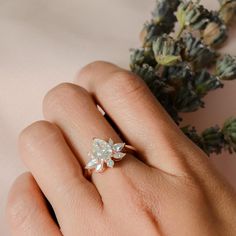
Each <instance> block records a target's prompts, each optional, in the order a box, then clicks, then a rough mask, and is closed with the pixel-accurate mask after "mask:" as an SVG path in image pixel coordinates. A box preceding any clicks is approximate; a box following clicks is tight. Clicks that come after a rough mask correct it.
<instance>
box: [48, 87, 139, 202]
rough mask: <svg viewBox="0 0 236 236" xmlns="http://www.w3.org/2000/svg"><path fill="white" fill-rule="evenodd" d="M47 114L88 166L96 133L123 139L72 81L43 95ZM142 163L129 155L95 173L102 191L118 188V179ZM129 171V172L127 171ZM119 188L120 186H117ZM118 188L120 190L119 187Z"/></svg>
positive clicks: (108, 191) (88, 97)
mask: <svg viewBox="0 0 236 236" xmlns="http://www.w3.org/2000/svg"><path fill="white" fill-rule="evenodd" d="M44 115H45V117H46V119H48V120H49V121H51V122H53V123H55V124H57V125H58V126H59V127H60V128H61V129H62V130H63V133H64V135H65V137H66V138H67V141H68V143H69V144H70V146H71V147H72V149H73V151H74V153H75V154H76V156H77V158H78V159H79V161H80V163H81V164H82V165H83V166H85V164H86V163H87V162H88V161H89V159H90V157H89V156H88V152H89V151H91V144H92V140H93V138H94V137H96V138H100V139H103V140H108V139H109V138H112V139H113V140H114V142H116V143H119V142H122V141H121V139H120V137H119V136H118V135H117V133H116V132H115V131H114V129H113V128H112V127H111V126H110V124H109V123H108V122H107V120H106V119H105V118H104V117H103V116H102V114H101V113H100V112H99V111H98V109H97V107H96V105H95V103H94V101H93V100H92V98H91V96H90V95H89V93H88V92H87V91H86V90H84V89H83V88H80V87H79V86H76V85H73V84H68V83H66V84H61V85H59V86H57V87H56V88H54V89H53V90H51V91H50V92H49V93H48V94H47V96H46V97H45V99H44ZM140 166H144V164H143V163H141V162H140V161H138V160H137V159H135V158H133V157H132V156H131V155H127V156H126V157H125V158H124V160H122V161H121V162H117V163H116V164H115V167H114V169H112V170H110V169H108V170H106V171H105V172H104V173H100V174H98V173H96V174H93V175H92V180H93V182H94V183H95V184H96V186H97V188H98V190H99V192H100V193H101V194H102V196H103V199H104V194H105V193H106V194H107V195H110V194H112V193H114V192H115V190H114V191H112V192H111V189H115V185H118V182H119V181H118V179H121V178H122V177H124V175H126V174H128V175H134V172H135V173H136V171H138V170H139V169H140V168H142V167H140ZM126 172H127V173H126ZM116 189H118V188H116ZM117 191H118V190H117Z"/></svg>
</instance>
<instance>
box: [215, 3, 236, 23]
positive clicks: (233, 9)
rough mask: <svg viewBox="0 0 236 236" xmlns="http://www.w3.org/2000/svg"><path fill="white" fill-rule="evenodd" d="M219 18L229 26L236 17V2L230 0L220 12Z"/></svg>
mask: <svg viewBox="0 0 236 236" xmlns="http://www.w3.org/2000/svg"><path fill="white" fill-rule="evenodd" d="M219 17H220V18H221V19H222V21H223V22H224V23H225V24H226V25H229V24H230V23H231V22H232V21H233V19H234V18H235V17H236V1H235V0H228V1H227V2H226V3H224V4H223V5H222V6H221V9H220V11H219Z"/></svg>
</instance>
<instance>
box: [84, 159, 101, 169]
mask: <svg viewBox="0 0 236 236" xmlns="http://www.w3.org/2000/svg"><path fill="white" fill-rule="evenodd" d="M97 164H98V160H97V159H92V160H90V161H89V163H88V164H87V165H86V167H85V168H86V169H93V168H95V166H96V165H97Z"/></svg>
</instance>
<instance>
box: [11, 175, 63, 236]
mask: <svg viewBox="0 0 236 236" xmlns="http://www.w3.org/2000/svg"><path fill="white" fill-rule="evenodd" d="M7 219H8V222H9V225H10V230H11V233H12V235H13V236H14V235H17V236H30V235H32V236H41V235H44V236H62V234H61V231H60V230H59V228H58V226H57V225H56V223H55V222H54V221H53V219H52V217H51V215H50V213H49V211H48V209H47V205H46V201H45V199H44V196H43V194H42V192H41V191H40V189H39V187H38V185H37V183H36V182H35V180H34V178H33V177H32V175H31V174H30V173H24V174H22V175H21V176H19V177H18V178H17V180H16V181H15V183H14V184H13V186H12V188H11V191H10V194H9V197H8V204H7Z"/></svg>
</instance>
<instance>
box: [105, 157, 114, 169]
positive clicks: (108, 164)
mask: <svg viewBox="0 0 236 236" xmlns="http://www.w3.org/2000/svg"><path fill="white" fill-rule="evenodd" d="M114 164H115V162H114V161H113V160H111V159H110V160H108V161H107V166H108V167H111V168H112V167H113V166H114Z"/></svg>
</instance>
